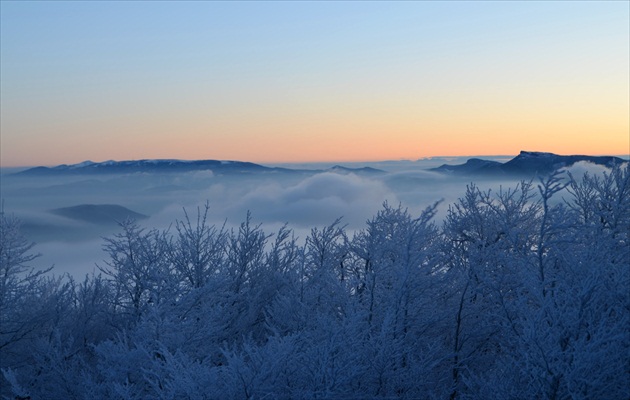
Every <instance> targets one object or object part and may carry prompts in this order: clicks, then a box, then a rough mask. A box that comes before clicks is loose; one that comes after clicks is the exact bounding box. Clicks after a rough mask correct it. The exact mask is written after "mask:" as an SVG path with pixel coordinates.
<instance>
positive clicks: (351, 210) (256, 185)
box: [2, 157, 602, 277]
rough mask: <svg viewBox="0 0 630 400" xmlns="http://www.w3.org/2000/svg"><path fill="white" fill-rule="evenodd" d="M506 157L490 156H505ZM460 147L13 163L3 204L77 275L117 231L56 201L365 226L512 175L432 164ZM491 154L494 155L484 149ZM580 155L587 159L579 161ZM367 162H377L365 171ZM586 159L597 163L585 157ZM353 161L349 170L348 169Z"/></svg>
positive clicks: (169, 219)
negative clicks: (29, 172) (161, 166)
mask: <svg viewBox="0 0 630 400" xmlns="http://www.w3.org/2000/svg"><path fill="white" fill-rule="evenodd" d="M509 158H510V157H496V158H494V159H496V160H500V161H506V160H508V159H509ZM466 159H467V158H464V157H452V158H433V159H426V160H418V161H384V162H375V163H346V164H343V166H344V167H347V168H348V170H344V169H339V168H334V167H335V166H337V164H331V163H328V164H278V165H269V167H281V168H286V169H288V170H291V171H296V172H262V173H261V172H252V173H248V174H226V175H219V174H214V173H213V172H212V171H211V170H204V171H192V172H184V173H142V172H135V173H129V174H126V173H122V174H116V175H104V176H102V175H96V176H94V175H70V176H68V175H62V176H21V175H15V172H16V171H14V170H9V171H5V173H4V174H3V176H2V199H3V201H4V211H5V212H6V213H9V214H15V215H16V216H17V217H18V218H19V219H20V220H21V221H22V230H23V232H24V234H25V235H26V236H27V237H28V238H29V239H30V240H32V241H34V242H36V243H37V247H36V250H37V251H38V252H40V253H41V254H42V257H40V258H39V259H37V260H36V262H35V263H36V264H37V266H38V267H41V268H44V267H48V266H51V265H54V266H55V268H54V272H55V273H56V274H63V273H71V274H72V275H73V276H75V277H81V276H82V275H84V274H86V273H91V272H93V271H94V266H95V263H99V262H101V261H102V260H103V258H104V257H105V253H104V252H103V251H102V249H101V248H102V245H103V240H102V238H103V237H104V236H109V235H112V234H113V233H115V232H118V230H119V227H118V225H117V224H116V222H115V220H118V221H119V222H122V220H123V219H124V218H125V214H124V213H123V214H121V215H120V216H119V218H115V217H116V215H114V218H113V219H112V220H110V221H109V223H106V222H103V221H90V220H89V219H87V218H83V219H81V218H80V217H75V218H72V217H71V216H60V215H57V214H55V213H54V212H52V211H53V210H56V209H59V208H68V207H76V206H81V205H118V206H122V207H124V208H126V209H128V210H131V211H133V212H136V213H139V214H142V215H144V216H146V218H143V219H139V220H138V222H139V223H140V224H141V225H142V226H145V227H148V228H159V229H167V228H168V227H169V226H170V225H172V224H173V223H174V222H175V220H177V219H182V218H183V216H184V213H183V210H184V208H185V209H187V210H188V211H194V210H196V208H197V207H199V206H202V205H203V204H205V203H206V201H207V202H209V204H210V220H211V221H212V223H214V224H219V225H222V224H223V223H224V222H226V224H227V226H228V227H237V226H238V225H239V224H240V223H241V222H242V220H243V219H244V218H245V216H246V213H247V211H250V212H251V214H252V218H253V221H255V222H256V223H262V224H263V226H264V227H265V229H268V230H270V231H274V230H277V229H278V228H279V227H280V226H282V225H284V224H285V223H288V224H289V226H290V227H291V228H292V229H294V230H295V231H296V232H297V233H298V236H299V237H300V238H301V239H304V238H305V237H306V235H307V234H308V232H309V231H310V229H311V228H312V227H315V226H324V225H327V224H330V223H331V222H333V221H334V220H335V219H337V218H342V221H343V224H344V225H347V227H348V229H351V230H356V229H359V228H363V227H364V225H365V222H366V221H367V220H368V219H369V218H371V217H372V216H373V215H374V214H375V213H376V212H377V211H378V210H379V209H380V208H381V206H382V204H383V202H385V201H387V202H389V203H390V204H395V205H398V204H401V205H403V206H404V207H407V208H409V210H410V212H412V213H417V212H419V211H420V210H422V209H424V208H425V207H426V206H428V205H430V204H433V203H434V202H436V201H442V202H441V205H440V206H439V212H438V216H443V215H444V212H445V210H446V208H448V204H450V203H451V202H453V201H454V200H456V199H457V198H458V197H459V196H461V195H462V194H463V193H464V191H465V189H466V184H468V183H470V182H471V181H472V180H476V181H478V183H479V184H480V186H481V187H484V188H496V189H498V188H499V187H500V186H501V185H503V186H506V185H507V186H509V185H514V184H515V183H517V182H518V181H519V179H517V178H502V179H496V178H486V179H479V178H477V179H473V178H470V177H457V176H448V175H443V174H439V173H436V172H433V171H430V169H431V168H435V167H438V166H440V165H442V164H444V163H449V164H450V163H452V164H459V163H463V162H465V161H466ZM490 159H493V158H490ZM585 165H586V164H585ZM364 167H371V168H374V169H376V170H378V171H375V172H367V173H366V172H363V171H361V168H364ZM588 168H592V169H594V170H601V169H602V167H599V166H597V165H591V166H590V167H588ZM351 169H356V170H357V171H356V172H351V171H352V170H351Z"/></svg>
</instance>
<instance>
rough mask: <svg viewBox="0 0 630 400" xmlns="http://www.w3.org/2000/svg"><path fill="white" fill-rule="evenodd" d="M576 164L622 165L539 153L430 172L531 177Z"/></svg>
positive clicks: (601, 158) (619, 160)
mask: <svg viewBox="0 0 630 400" xmlns="http://www.w3.org/2000/svg"><path fill="white" fill-rule="evenodd" d="M580 161H587V162H590V163H593V164H597V165H603V166H606V167H612V166H613V165H615V164H621V163H623V162H626V161H625V160H623V159H622V158H619V157H615V156H587V155H566V156H565V155H558V154H554V153H547V152H540V151H526V150H521V152H520V153H519V155H517V156H516V157H514V158H512V159H511V160H509V161H507V162H505V163H502V162H499V161H491V160H484V159H480V158H471V159H469V160H467V161H466V162H465V163H464V164H456V165H451V164H442V165H441V166H439V167H436V168H431V171H435V172H440V173H443V174H449V175H463V176H493V177H500V176H506V177H507V176H518V177H534V176H544V175H549V174H550V173H552V172H554V171H556V170H558V169H561V168H566V167H570V166H572V165H573V164H575V163H577V162H580Z"/></svg>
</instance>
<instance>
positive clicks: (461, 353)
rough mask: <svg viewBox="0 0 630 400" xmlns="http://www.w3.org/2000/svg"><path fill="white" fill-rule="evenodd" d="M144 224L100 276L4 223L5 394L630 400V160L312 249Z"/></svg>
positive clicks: (192, 219)
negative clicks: (45, 252)
mask: <svg viewBox="0 0 630 400" xmlns="http://www.w3.org/2000/svg"><path fill="white" fill-rule="evenodd" d="M211 208H212V203H211V202H209V203H206V206H205V208H204V207H200V208H199V209H197V210H190V209H189V210H186V211H183V212H182V215H181V219H179V220H177V221H174V222H173V224H172V226H171V228H170V229H168V230H158V229H151V228H150V227H144V226H141V225H140V224H139V223H137V222H135V221H132V220H128V221H125V222H123V223H121V226H120V230H119V233H117V234H115V235H113V236H110V237H108V238H106V239H105V242H104V246H103V249H104V250H105V253H103V254H104V259H105V261H104V262H103V263H100V264H99V270H98V272H97V273H96V274H92V275H88V276H86V277H85V279H83V280H79V279H74V278H72V277H70V276H57V275H54V270H53V271H48V270H35V269H33V268H32V267H31V265H32V264H31V263H32V261H33V260H34V259H35V258H36V257H37V248H36V247H34V246H33V244H32V243H31V241H30V240H29V239H28V238H27V237H25V236H24V235H23V234H22V233H21V232H20V221H19V220H18V218H16V217H14V216H12V215H11V214H10V213H5V214H3V215H2V217H1V228H0V235H1V236H0V256H1V266H0V368H1V371H2V374H1V376H0V387H1V389H0V391H1V395H2V398H5V399H24V398H30V399H33V400H35V399H370V398H380V399H392V398H403V399H628V398H630V245H629V240H630V237H629V235H630V167H628V164H625V166H621V167H620V166H618V167H615V168H613V169H612V170H611V171H610V172H609V173H605V174H603V175H592V174H591V175H589V174H586V175H584V176H583V177H580V178H579V179H578V178H575V179H574V178H573V177H572V176H571V175H570V174H558V173H556V174H552V175H551V176H549V177H547V178H544V179H542V180H539V181H523V182H521V183H520V184H518V185H515V186H514V187H511V188H500V189H499V188H497V189H495V190H481V189H480V188H479V187H478V186H476V185H474V184H469V185H468V186H467V187H466V188H462V195H461V197H460V198H459V200H458V201H456V202H454V203H453V204H450V205H448V211H447V212H446V216H445V217H444V218H440V219H439V220H438V219H437V218H436V210H437V208H438V204H435V205H432V206H430V207H428V208H426V209H425V210H424V211H423V212H421V213H420V214H419V215H411V213H410V212H409V211H408V210H407V209H406V208H405V207H404V206H402V205H396V204H388V203H385V204H383V206H382V209H381V210H380V211H379V212H378V213H377V214H376V215H374V216H373V217H372V218H371V219H369V220H368V221H367V222H366V224H365V226H364V227H363V228H362V229H360V230H352V231H350V230H348V229H347V228H346V226H345V225H344V220H343V218H340V219H339V220H336V221H334V222H332V223H330V224H329V225H327V226H322V227H314V228H312V229H311V231H310V234H309V235H308V237H305V238H299V237H297V235H295V234H294V233H293V231H292V229H291V227H290V226H285V227H283V228H281V229H280V230H279V231H276V232H268V231H266V230H265V227H264V226H262V225H260V224H258V223H256V222H255V221H256V215H254V214H249V213H248V214H247V216H246V218H245V220H244V221H243V222H242V224H241V225H240V227H238V228H237V229H231V228H227V227H226V226H225V225H215V224H211V223H209V222H208V220H207V218H206V217H207V214H208V210H210V209H211Z"/></svg>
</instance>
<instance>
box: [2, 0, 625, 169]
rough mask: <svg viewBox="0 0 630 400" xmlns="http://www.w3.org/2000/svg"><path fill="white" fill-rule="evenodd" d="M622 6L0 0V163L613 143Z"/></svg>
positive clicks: (612, 148)
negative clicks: (0, 70) (9, 0)
mask: <svg viewBox="0 0 630 400" xmlns="http://www.w3.org/2000/svg"><path fill="white" fill-rule="evenodd" d="M629 7H630V3H628V2H532V3H528V2H504V3H501V2H401V3H385V2H383V3H380V2H349V3H336V2H295V3H291V2H255V3H254V2H185V3H175V2H130V3H125V2H113V3H111V2H4V1H3V2H2V3H1V18H2V21H1V27H2V28H1V29H2V31H1V46H0V47H1V67H2V74H1V78H0V79H1V137H0V138H1V150H0V151H1V153H0V155H1V157H0V165H1V166H3V167H8V166H26V165H55V164H61V163H76V162H80V161H83V160H86V159H90V160H94V161H103V160H108V159H117V160H123V159H141V158H182V159H231V160H245V161H253V162H263V163H272V162H276V163H277V162H309V161H374V160H386V159H411V160H413V159H418V158H421V157H430V156H445V155H498V154H504V155H514V154H518V152H519V151H520V150H534V151H549V152H555V153H559V154H592V155H600V154H610V155H612V154H614V155H624V154H628V153H630V117H629V111H628V110H629V109H630V100H629V98H630V96H629V93H630V77H629V75H630V73H629V71H630V62H629V58H630V55H629V54H630V43H629V36H630V35H629V31H630V28H629V15H630V12H629Z"/></svg>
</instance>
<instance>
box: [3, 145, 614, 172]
mask: <svg viewBox="0 0 630 400" xmlns="http://www.w3.org/2000/svg"><path fill="white" fill-rule="evenodd" d="M579 161H588V162H591V163H593V164H598V165H604V166H607V167H610V166H612V165H613V164H619V163H623V162H624V160H623V159H621V158H619V157H613V156H585V155H570V156H562V155H557V154H553V153H543V152H534V151H521V153H520V154H519V155H518V156H516V157H514V158H513V159H511V160H509V161H507V162H505V163H502V162H499V161H492V160H484V159H480V158H471V159H469V160H468V161H466V163H464V164H457V165H452V164H443V165H441V166H439V167H437V168H432V169H431V171H435V172H439V173H443V174H448V175H453V176H480V177H481V176H487V177H501V176H506V177H508V176H509V177H533V176H536V175H547V174H549V173H551V172H553V171H555V170H557V169H560V168H563V167H569V166H571V165H573V164H575V163H576V162H579ZM192 171H212V173H213V174H216V175H234V174H237V175H247V174H257V173H309V174H312V173H320V172H334V173H338V174H348V173H354V174H358V175H374V174H382V173H385V171H383V170H380V169H376V168H371V167H363V168H348V167H344V166H340V165H335V166H334V167H331V168H328V169H313V170H310V169H308V170H307V169H290V168H280V167H265V166H263V165H260V164H254V163H251V162H244V161H219V160H196V161H187V160H135V161H104V162H92V161H84V162H82V163H79V164H71V165H66V164H62V165H58V166H56V167H35V168H30V169H27V170H24V171H21V172H18V173H17V174H15V175H19V176H51V175H117V174H137V173H149V174H154V173H181V172H192Z"/></svg>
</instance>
